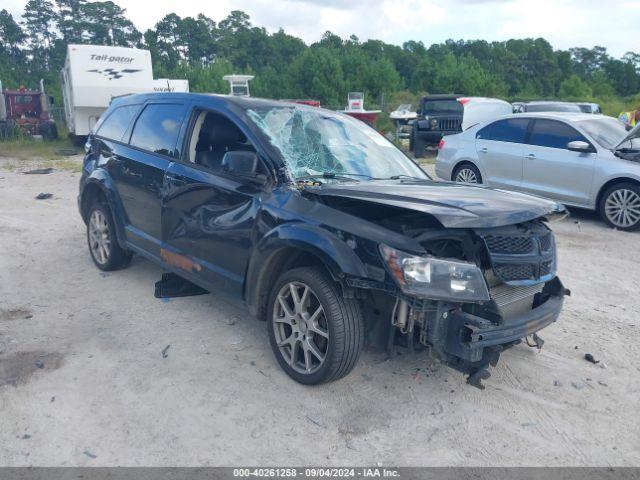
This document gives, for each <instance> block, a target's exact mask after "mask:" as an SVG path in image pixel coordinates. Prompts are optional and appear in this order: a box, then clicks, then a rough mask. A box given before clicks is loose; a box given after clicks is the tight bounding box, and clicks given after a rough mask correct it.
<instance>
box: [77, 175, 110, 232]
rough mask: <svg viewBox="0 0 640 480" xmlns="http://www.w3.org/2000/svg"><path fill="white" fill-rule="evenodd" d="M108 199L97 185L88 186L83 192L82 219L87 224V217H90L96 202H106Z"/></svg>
mask: <svg viewBox="0 0 640 480" xmlns="http://www.w3.org/2000/svg"><path fill="white" fill-rule="evenodd" d="M106 199H107V197H106V196H105V194H104V192H103V191H102V189H101V188H100V187H99V186H98V185H96V184H90V185H87V186H86V187H85V189H84V191H83V192H82V201H81V203H80V214H81V215H82V219H83V220H84V221H85V223H86V222H87V215H89V208H91V205H93V204H94V203H96V202H99V201H106Z"/></svg>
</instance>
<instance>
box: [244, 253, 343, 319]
mask: <svg viewBox="0 0 640 480" xmlns="http://www.w3.org/2000/svg"><path fill="white" fill-rule="evenodd" d="M312 266H316V267H320V268H321V269H322V270H324V271H325V272H326V273H327V274H328V275H330V276H331V278H333V279H334V280H337V278H336V275H334V272H333V271H332V269H331V268H329V267H328V266H327V264H326V263H325V261H324V260H323V259H322V258H321V257H320V256H319V255H316V254H314V253H311V252H308V251H306V250H301V249H298V248H295V247H286V248H282V249H281V250H278V251H277V252H276V253H274V254H273V255H272V256H271V257H270V258H269V260H268V261H267V262H266V264H265V265H263V266H262V269H261V273H260V276H259V277H258V280H257V286H256V291H255V294H254V298H255V304H256V313H257V314H256V316H257V318H258V319H259V320H266V312H267V302H268V301H269V294H270V293H271V288H272V287H273V285H274V284H275V282H276V281H277V280H278V277H280V275H282V273H283V272H286V271H288V270H291V269H293V268H298V267H312Z"/></svg>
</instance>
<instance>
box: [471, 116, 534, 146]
mask: <svg viewBox="0 0 640 480" xmlns="http://www.w3.org/2000/svg"><path fill="white" fill-rule="evenodd" d="M527 125H529V120H528V119H526V118H509V119H507V120H499V121H497V122H493V123H491V124H489V125H487V126H486V127H484V128H483V129H482V130H480V131H479V132H478V134H477V135H476V138H481V139H482V140H495V141H497V142H511V143H524V137H525V135H526V133H527Z"/></svg>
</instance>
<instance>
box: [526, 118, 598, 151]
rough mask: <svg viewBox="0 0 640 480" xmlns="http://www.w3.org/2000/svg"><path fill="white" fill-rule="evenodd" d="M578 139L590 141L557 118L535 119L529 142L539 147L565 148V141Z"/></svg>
mask: <svg viewBox="0 0 640 480" xmlns="http://www.w3.org/2000/svg"><path fill="white" fill-rule="evenodd" d="M576 140H580V141H582V142H587V143H590V142H589V141H588V140H587V139H586V138H584V135H582V134H581V133H579V132H578V131H577V130H576V129H575V128H573V127H570V126H569V125H567V124H566V123H564V122H558V121H557V120H535V121H534V124H533V129H532V130H531V136H530V137H529V143H530V144H531V145H538V146H540V147H549V148H564V149H566V148H567V143H569V142H573V141H576Z"/></svg>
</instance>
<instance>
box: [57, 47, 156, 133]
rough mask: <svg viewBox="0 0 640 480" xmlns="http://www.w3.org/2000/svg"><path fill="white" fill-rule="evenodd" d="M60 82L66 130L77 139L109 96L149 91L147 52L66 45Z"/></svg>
mask: <svg viewBox="0 0 640 480" xmlns="http://www.w3.org/2000/svg"><path fill="white" fill-rule="evenodd" d="M60 81H61V87H62V98H63V104H64V112H65V119H66V122H67V127H68V128H69V133H71V135H73V136H75V137H80V138H81V137H84V136H86V135H88V134H89V132H90V131H91V129H92V128H93V126H94V125H95V124H96V122H97V121H98V118H100V115H102V113H103V112H104V111H105V110H106V109H107V107H108V106H109V103H110V102H111V99H112V98H114V97H117V96H120V95H127V94H131V93H144V92H152V91H153V70H152V67H151V54H150V53H149V51H148V50H139V49H137V48H126V47H106V46H98V45H69V46H68V47H67V58H66V60H65V63H64V67H63V68H62V70H61V71H60Z"/></svg>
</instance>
